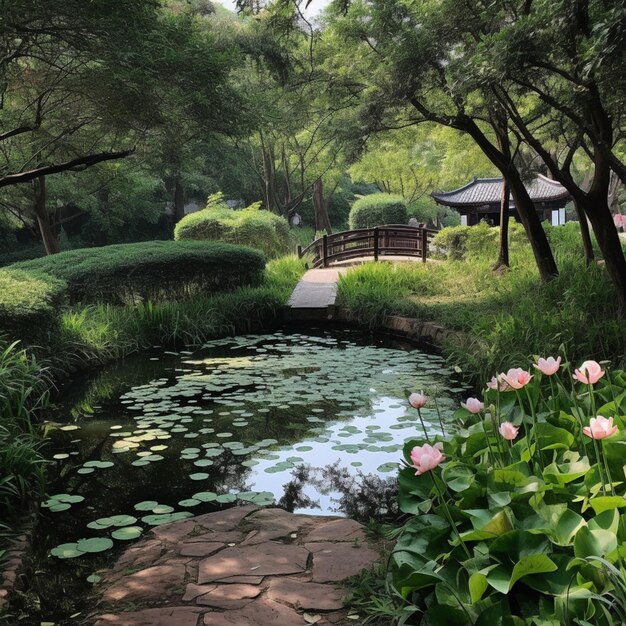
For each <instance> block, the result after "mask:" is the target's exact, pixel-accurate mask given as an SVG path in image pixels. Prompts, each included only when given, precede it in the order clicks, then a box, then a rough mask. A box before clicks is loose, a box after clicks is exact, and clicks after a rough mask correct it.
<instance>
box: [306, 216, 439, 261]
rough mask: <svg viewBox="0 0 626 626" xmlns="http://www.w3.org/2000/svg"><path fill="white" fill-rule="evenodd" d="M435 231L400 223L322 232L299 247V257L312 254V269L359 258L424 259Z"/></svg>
mask: <svg viewBox="0 0 626 626" xmlns="http://www.w3.org/2000/svg"><path fill="white" fill-rule="evenodd" d="M436 233H437V231H436V230H433V229H431V228H425V227H423V226H406V225H403V224H388V225H386V226H376V227H374V228H358V229H356V230H345V231H342V232H339V233H334V234H332V235H324V236H323V237H320V238H319V239H316V240H315V241H314V242H313V243H311V244H309V245H308V246H307V247H306V248H302V247H301V246H298V256H299V257H300V258H302V257H303V256H307V255H312V256H313V267H314V268H319V267H329V266H330V265H335V264H338V263H341V262H343V261H354V260H355V259H362V258H365V259H369V258H372V259H373V260H374V261H378V259H379V258H381V257H416V258H418V259H421V260H422V261H424V262H426V258H427V257H428V247H429V242H430V240H431V239H432V238H433V237H434V236H435V234H436Z"/></svg>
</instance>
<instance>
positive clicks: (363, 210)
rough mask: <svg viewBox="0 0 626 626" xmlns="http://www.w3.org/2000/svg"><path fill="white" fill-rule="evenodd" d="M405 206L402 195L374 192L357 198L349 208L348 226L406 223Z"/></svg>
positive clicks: (365, 226) (366, 226) (369, 226)
mask: <svg viewBox="0 0 626 626" xmlns="http://www.w3.org/2000/svg"><path fill="white" fill-rule="evenodd" d="M407 221H408V213H407V206H406V202H405V200H404V198H403V197H402V196H395V195H393V194H390V193H374V194H371V195H369V196H363V197H362V198H359V199H358V200H357V201H356V202H355V203H354V204H353V205H352V209H351V210H350V216H349V224H350V228H371V227H372V226H383V225H384V224H406V223H407Z"/></svg>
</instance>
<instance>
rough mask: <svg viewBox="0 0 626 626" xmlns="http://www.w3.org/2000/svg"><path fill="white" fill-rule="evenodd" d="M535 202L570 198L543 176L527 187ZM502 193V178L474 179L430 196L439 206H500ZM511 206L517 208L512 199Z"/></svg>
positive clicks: (565, 192) (563, 188) (561, 186)
mask: <svg viewBox="0 0 626 626" xmlns="http://www.w3.org/2000/svg"><path fill="white" fill-rule="evenodd" d="M526 189H527V190H528V193H529V195H530V198H531V200H532V201H533V202H550V201H558V200H565V199H567V198H569V192H568V191H567V189H565V187H563V185H561V183H559V182H557V181H555V180H552V179H550V178H547V177H546V176H542V175H541V174H539V175H538V176H537V178H536V179H535V180H534V181H533V182H532V183H529V184H527V185H526ZM501 193H502V178H474V179H473V180H471V181H470V182H469V183H467V185H464V186H463V187H459V188H458V189H455V190H453V191H435V192H433V193H432V194H430V195H431V196H432V197H433V198H434V200H435V201H436V202H437V203H439V204H445V205H446V206H451V207H464V206H481V205H484V204H494V203H495V204H499V203H500V195H501ZM511 206H515V203H514V202H513V198H511Z"/></svg>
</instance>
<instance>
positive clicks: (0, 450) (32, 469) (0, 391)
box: [0, 339, 48, 527]
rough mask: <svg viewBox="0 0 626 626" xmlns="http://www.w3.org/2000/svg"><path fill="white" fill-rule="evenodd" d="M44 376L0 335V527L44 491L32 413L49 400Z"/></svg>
mask: <svg viewBox="0 0 626 626" xmlns="http://www.w3.org/2000/svg"><path fill="white" fill-rule="evenodd" d="M47 388H48V386H47V384H46V381H45V376H44V375H43V372H42V371H41V369H40V367H39V366H38V365H37V363H36V362H35V361H34V360H33V359H32V358H31V357H29V356H28V355H27V354H26V353H25V352H24V351H23V350H20V349H19V348H18V346H17V344H16V343H13V344H8V343H7V342H6V341H4V340H2V339H0V527H1V526H2V525H3V524H5V525H6V524H7V522H10V521H11V518H12V516H13V515H14V513H15V512H16V511H17V510H18V509H20V508H21V507H23V505H24V503H25V502H27V501H28V500H29V499H31V498H33V497H36V496H37V495H41V494H42V493H43V479H44V469H43V468H44V460H43V458H42V456H41V454H40V453H39V448H40V446H41V440H40V438H39V436H38V435H36V434H35V432H34V430H33V425H32V423H33V420H34V415H35V413H36V412H37V411H38V410H40V409H41V408H43V407H45V406H46V405H47V402H48V394H47Z"/></svg>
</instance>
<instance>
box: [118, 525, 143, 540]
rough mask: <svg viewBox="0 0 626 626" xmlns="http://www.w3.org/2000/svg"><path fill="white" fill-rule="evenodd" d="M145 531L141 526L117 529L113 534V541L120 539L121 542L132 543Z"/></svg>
mask: <svg viewBox="0 0 626 626" xmlns="http://www.w3.org/2000/svg"><path fill="white" fill-rule="evenodd" d="M142 532H143V529H142V528H141V526H125V527H124V528H117V529H116V530H114V531H113V532H112V533H111V537H113V539H119V540H120V541H130V540H132V539H137V538H138V537H140V536H141V533H142Z"/></svg>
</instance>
